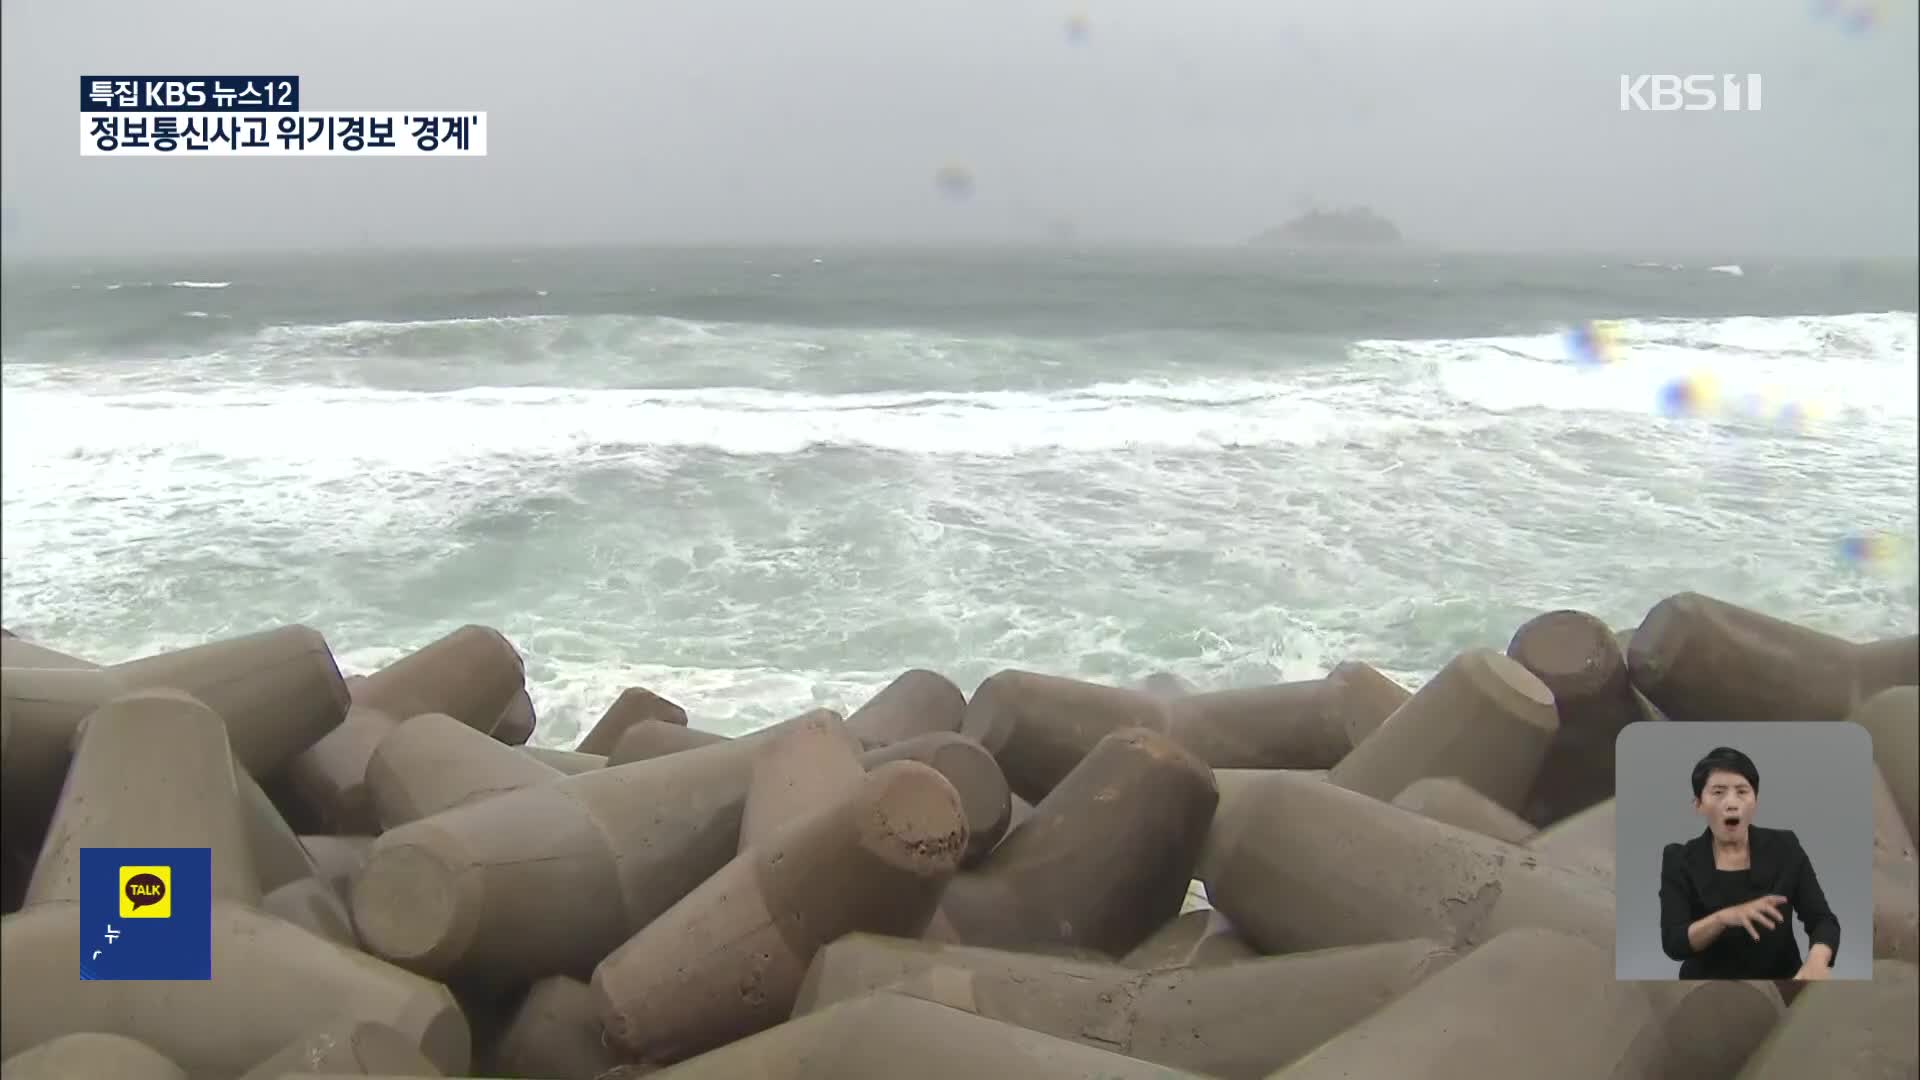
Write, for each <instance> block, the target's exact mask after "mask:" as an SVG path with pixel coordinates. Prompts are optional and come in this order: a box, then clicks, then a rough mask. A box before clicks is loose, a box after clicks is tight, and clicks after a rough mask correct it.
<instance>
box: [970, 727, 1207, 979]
mask: <svg viewBox="0 0 1920 1080" xmlns="http://www.w3.org/2000/svg"><path fill="white" fill-rule="evenodd" d="M1213 775H1214V774H1213V770H1211V769H1209V768H1207V767H1206V766H1205V765H1203V764H1201V763H1200V762H1199V761H1197V760H1195V759H1194V757H1193V755H1192V754H1189V753H1188V752H1187V751H1186V750H1184V749H1182V748H1181V747H1180V746H1179V745H1178V744H1177V743H1175V742H1174V741H1173V740H1171V739H1169V738H1167V737H1166V736H1165V735H1160V734H1156V733H1154V732H1151V731H1146V730H1142V729H1139V728H1134V729H1129V730H1122V731H1117V732H1114V733H1113V734H1111V735H1108V736H1107V737H1106V738H1104V739H1102V740H1100V743H1099V744H1098V745H1097V746H1095V747H1094V748H1093V752H1092V753H1090V754H1088V755H1087V756H1086V758H1085V759H1084V760H1082V761H1081V762H1080V763H1079V765H1078V767H1076V768H1075V769H1074V770H1073V771H1072V772H1070V773H1068V774H1067V777H1066V779H1065V780H1062V781H1061V782H1060V784H1059V785H1058V786H1057V787H1055V788H1054V789H1053V792H1052V794H1049V795H1048V796H1047V797H1046V798H1045V799H1044V800H1042V801H1041V803H1040V805H1039V806H1038V807H1036V808H1035V809H1034V813H1033V817H1032V819H1031V820H1029V821H1028V822H1027V823H1026V824H1024V825H1022V826H1020V827H1019V828H1018V829H1015V830H1014V831H1013V832H1011V833H1009V834H1007V838H1006V839H1005V840H1003V841H1001V842H1000V846H999V847H997V848H994V849H993V852H992V854H990V855H988V856H987V857H986V859H985V860H984V861H982V862H981V863H980V865H979V866H978V867H977V868H975V869H973V870H970V871H967V872H965V873H962V874H960V875H958V876H957V877H955V878H954V881H953V884H952V885H950V886H949V887H948V889H947V897H946V901H945V903H943V904H942V905H941V911H942V912H943V913H944V914H945V915H946V916H947V919H948V920H949V921H950V922H951V924H952V926H953V929H954V931H955V932H956V934H957V936H958V937H959V939H960V941H962V942H964V943H965V944H968V945H987V946H993V947H996V948H1012V949H1030V948H1033V947H1035V946H1046V945H1056V946H1069V947H1073V948H1082V949H1093V950H1096V951H1098V952H1101V953H1104V954H1106V955H1108V956H1122V955H1125V954H1126V953H1128V952H1131V951H1132V950H1133V949H1134V948H1135V947H1137V946H1138V945H1139V944H1140V943H1141V942H1143V941H1145V940H1146V939H1147V938H1148V937H1150V936H1152V934H1153V932H1154V931H1155V930H1158V929H1159V928H1160V927H1161V926H1162V925H1163V924H1164V923H1166V921H1167V920H1168V919H1171V918H1173V917H1174V916H1175V915H1177V914H1179V912H1180V905H1181V903H1182V902H1183V901H1184V900H1185V899H1186V895H1187V884H1188V882H1189V881H1191V880H1192V878H1193V868H1194V863H1195V860H1196V859H1197V858H1198V857H1199V854H1200V850H1201V845H1202V843H1203V842H1204V841H1205V839H1206V835H1207V826H1208V825H1209V823H1210V822H1211V821H1212V819H1213V810H1214V806H1215V804H1216V803H1217V802H1218V801H1219V792H1218V791H1217V790H1216V789H1215V787H1214V781H1213Z"/></svg>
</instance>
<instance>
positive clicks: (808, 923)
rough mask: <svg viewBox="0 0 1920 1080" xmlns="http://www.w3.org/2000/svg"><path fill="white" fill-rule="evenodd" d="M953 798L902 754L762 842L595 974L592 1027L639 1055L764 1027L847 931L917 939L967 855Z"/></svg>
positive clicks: (658, 1054)
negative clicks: (596, 1022)
mask: <svg viewBox="0 0 1920 1080" xmlns="http://www.w3.org/2000/svg"><path fill="white" fill-rule="evenodd" d="M966 828H967V827H966V818H965V815H964V814H963V812H962V811H961V808H960V796H959V795H958V794H957V793H956V792H955V791H954V790H953V785H951V784H949V783H947V781H946V778H945V777H942V776H941V775H940V774H939V773H938V772H935V771H934V770H933V769H931V768H928V767H927V766H925V765H921V764H920V763H918V762H912V761H897V762H892V763H890V764H887V765H882V766H881V767H879V768H878V769H875V770H874V771H873V772H871V773H868V774H867V775H866V777H865V778H864V779H863V780H862V781H861V783H860V785H859V787H858V788H857V789H856V790H855V791H854V792H853V793H852V794H851V795H850V796H849V797H847V798H844V799H842V800H841V801H840V802H839V803H837V804H836V805H833V806H830V807H828V808H826V809H825V810H823V811H821V812H819V813H816V814H813V815H811V816H809V817H807V818H805V819H803V820H801V821H798V822H796V823H794V824H793V825H792V826H791V827H789V828H787V829H784V830H781V831H780V832H778V833H776V834H774V835H772V836H770V837H768V838H766V839H765V840H763V841H762V842H761V843H759V844H757V845H756V846H755V847H753V848H751V849H749V850H748V851H746V852H745V853H743V854H741V855H740V856H739V857H737V858H736V859H735V860H734V861H733V862H731V863H729V864H727V866H726V867H724V868H722V869H721V870H720V871H719V872H718V873H717V874H715V875H714V876H713V877H712V878H710V879H709V880H707V881H706V882H704V883H702V884H701V886H700V887H699V888H697V889H695V890H693V892H691V893H690V894H688V895H687V897H686V899H684V900H682V901H681V902H680V903H678V904H676V905H674V906H673V907H672V908H670V909H669V910H668V911H667V912H666V913H665V914H664V915H662V916H660V918H658V919H656V920H654V921H653V922H652V923H649V924H648V925H647V926H646V928H645V929H642V930H641V931H640V932H639V933H637V934H635V935H634V936H633V938H632V939H631V940H630V941H628V942H627V943H626V944H624V945H622V946H620V947H619V948H618V949H616V950H614V951H613V953H612V954H611V955H609V956H608V957H607V958H606V959H605V960H603V961H601V963H600V965H599V966H598V967H597V968H595V969H594V973H593V983H592V986H593V993H594V996H595V998H596V1000H597V1001H598V1002H599V1003H600V1018H601V1023H602V1024H603V1025H604V1026H605V1028H606V1031H607V1034H608V1036H609V1038H610V1039H612V1041H613V1042H615V1043H616V1044H618V1045H620V1046H621V1047H623V1048H625V1049H626V1050H627V1051H628V1052H629V1053H631V1054H632V1055H633V1056H634V1057H636V1058H638V1059H639V1060H642V1061H647V1062H662V1063H664V1062H671V1061H677V1060H680V1059H682V1058H685V1057H688V1056H690V1055H693V1054H698V1053H702V1052H704V1051H706V1050H710V1049H712V1048H714V1047H716V1046H720V1045H722V1044H724V1043H727V1042H730V1041H732V1040H734V1039H738V1038H741V1037H743V1036H746V1035H750V1034H752V1033H754V1032H756V1031H762V1030H765V1029H766V1028H768V1027H771V1026H773V1025H775V1024H778V1023H779V1022H780V1021H781V1020H782V1019H784V1018H785V1017H786V1016H787V1015H788V1014H789V1013H790V1012H791V1011H792V1009H793V1001H794V996H795V994H797V993H798V992H799V989H800V982H801V979H802V978H803V977H804V976H805V974H806V970H807V965H808V964H809V963H810V962H811V961H812V959H813V954H814V951H815V950H816V949H818V948H819V947H820V946H822V945H825V944H826V943H827V942H829V941H832V940H834V939H835V938H837V937H840V936H841V935H842V934H846V933H850V932H852V931H856V930H863V931H867V932H873V933H883V934H894V935H899V936H903V937H912V936H917V935H919V934H920V933H922V932H923V931H924V930H925V929H926V927H927V922H928V920H929V919H931V918H932V916H933V912H934V909H935V908H936V907H937V906H938V904H939V902H940V894H941V891H942V890H943V889H944V888H945V887H946V884H947V882H948V880H950V879H951V878H952V876H953V873H954V871H955V870H956V869H957V868H958V866H959V861H960V853H961V852H962V851H964V850H965V849H966Z"/></svg>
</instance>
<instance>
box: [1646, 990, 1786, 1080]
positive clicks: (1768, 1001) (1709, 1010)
mask: <svg viewBox="0 0 1920 1080" xmlns="http://www.w3.org/2000/svg"><path fill="white" fill-rule="evenodd" d="M1636 985H1638V986H1639V987H1641V989H1642V990H1643V991H1644V992H1645V993H1646V996H1647V1000H1648V1002H1649V1003H1650V1004H1651V1005H1652V1006H1653V1014H1654V1023H1653V1024H1651V1025H1649V1026H1648V1027H1647V1028H1645V1029H1644V1030H1643V1031H1642V1032H1641V1043H1642V1045H1641V1046H1640V1047H1638V1048H1636V1049H1635V1051H1633V1052H1632V1053H1630V1054H1629V1055H1628V1056H1629V1059H1630V1060H1631V1061H1632V1062H1634V1063H1635V1064H1636V1067H1637V1071H1635V1072H1633V1073H1631V1075H1634V1076H1637V1077H1639V1078H1641V1080H1734V1077H1735V1076H1736V1075H1738V1074H1739V1072H1740V1068H1741V1066H1743V1065H1745V1064H1746V1062H1747V1059H1748V1058H1750V1057H1752V1056H1753V1051H1754V1049H1755V1048H1756V1047H1758V1046H1759V1045H1760V1043H1761V1042H1762V1041H1763V1040H1765V1039H1766V1037H1767V1035H1768V1034H1769V1033H1771V1032H1772V1031H1773V1029H1774V1028H1775V1027H1777V1026H1778V1025H1779V1023H1780V1019H1781V1017H1782V1016H1783V1015H1785V1013H1786V1011H1787V1006H1786V1002H1784V1001H1782V1000H1781V999H1780V991H1779V990H1777V989H1775V988H1774V986H1773V984H1772V983H1768V982H1733V981H1714V982H1643V983H1637V984H1636Z"/></svg>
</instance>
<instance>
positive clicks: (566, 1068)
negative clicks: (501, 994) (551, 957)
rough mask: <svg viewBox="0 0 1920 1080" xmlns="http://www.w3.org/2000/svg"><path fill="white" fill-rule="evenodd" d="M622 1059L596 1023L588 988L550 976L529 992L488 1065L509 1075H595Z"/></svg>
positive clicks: (593, 1078)
mask: <svg viewBox="0 0 1920 1080" xmlns="http://www.w3.org/2000/svg"><path fill="white" fill-rule="evenodd" d="M620 1064H622V1059H621V1057H620V1055H619V1054H618V1053H616V1052H615V1051H614V1049H613V1048H612V1047H610V1046H608V1045H607V1041H606V1038H605V1032H604V1031H603V1030H602V1028H601V1027H600V1013H599V1011H598V1005H597V1003H596V1002H595V1001H594V998H593V991H592V989H591V988H589V987H588V986H587V984H586V983H583V982H581V981H580V980H578V979H569V978H567V977H566V976H564V975H553V976H549V977H548V978H545V979H541V980H540V981H539V982H536V983H534V984H533V987H532V989H530V990H528V991H527V996H526V998H525V1000H523V1001H522V1002H521V1003H520V1008H519V1009H518V1010H517V1011H516V1012H515V1013H514V1015H513V1019H512V1020H511V1021H510V1022H509V1023H508V1024H507V1026H506V1029H505V1030H504V1031H503V1032H502V1033H501V1036H500V1041H499V1043H498V1044H497V1045H496V1046H495V1047H494V1050H493V1062H492V1065H491V1068H493V1069H494V1070H495V1071H498V1072H501V1073H505V1074H507V1075H509V1076H540V1077H549V1078H551V1080H597V1078H598V1077H600V1076H601V1075H603V1074H605V1073H607V1072H609V1071H610V1070H612V1069H614V1068H616V1067H618V1066H619V1065H620Z"/></svg>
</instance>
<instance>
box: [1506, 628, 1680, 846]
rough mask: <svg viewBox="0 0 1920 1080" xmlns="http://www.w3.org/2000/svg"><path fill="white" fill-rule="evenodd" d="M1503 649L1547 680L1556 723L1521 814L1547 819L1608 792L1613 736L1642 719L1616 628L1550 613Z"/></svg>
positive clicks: (1555, 818) (1538, 821)
mask: <svg viewBox="0 0 1920 1080" xmlns="http://www.w3.org/2000/svg"><path fill="white" fill-rule="evenodd" d="M1507 655H1508V656H1509V657H1511V658H1512V659H1513V660H1514V662H1516V663H1518V664H1519V665H1520V666H1521V667H1524V668H1526V669H1527V670H1528V671H1530V672H1532V673H1533V674H1534V676H1535V677H1536V678H1538V679H1539V680H1540V681H1541V682H1542V683H1544V684H1545V685H1546V687H1547V689H1548V690H1549V691H1550V692H1551V693H1552V694H1553V700H1554V708H1555V712H1556V713H1557V714H1558V716H1559V721H1560V724H1559V727H1558V728H1557V729H1556V730H1555V732H1554V735H1553V741H1552V742H1551V743H1550V744H1549V745H1548V747H1547V753H1546V756H1545V757H1544V758H1543V759H1542V760H1541V762H1540V771H1539V774H1538V776H1537V778H1536V779H1535V781H1534V785H1533V789H1532V791H1530V792H1529V793H1528V795H1527V797H1526V799H1525V800H1524V804H1523V806H1522V808H1521V809H1522V811H1523V813H1522V816H1523V817H1525V818H1526V819H1527V820H1528V821H1529V822H1531V823H1533V824H1534V825H1549V824H1552V823H1553V822H1556V821H1559V820H1560V819H1562V818H1564V817H1567V816H1568V815H1571V814H1575V813H1578V812H1580V811H1581V810H1585V809H1586V808H1587V807H1589V806H1592V805H1594V804H1595V803H1598V802H1601V801H1603V800H1605V799H1610V798H1612V797H1613V773H1614V742H1615V740H1616V739H1618V738H1619V736H1620V732H1621V730H1622V729H1624V728H1625V727H1626V726H1627V725H1628V724H1631V723H1634V722H1635V721H1638V720H1642V719H1644V718H1645V717H1644V715H1643V714H1642V712H1641V711H1640V706H1639V703H1638V702H1636V701H1635V700H1634V694H1633V682H1632V680H1631V679H1629V678H1628V677H1627V658H1626V654H1625V651H1624V649H1623V647H1622V646H1621V645H1620V643H1619V642H1618V640H1616V638H1615V636H1614V632H1613V631H1612V630H1611V629H1610V628H1608V626H1607V624H1606V623H1603V622H1601V621H1600V620H1599V619H1597V618H1595V617H1593V616H1592V615H1589V614H1587V613H1586V612H1584V611H1566V610H1562V611H1549V612H1547V613H1545V614H1543V615H1539V616H1536V617H1535V618H1533V619H1530V620H1528V622H1527V623H1526V624H1525V625H1523V626H1522V627H1520V629H1519V630H1518V631H1517V632H1515V634H1514V635H1513V640H1512V641H1511V642H1510V643H1508V645H1507ZM1502 839H1505V838H1504V837H1503V838H1502Z"/></svg>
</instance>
